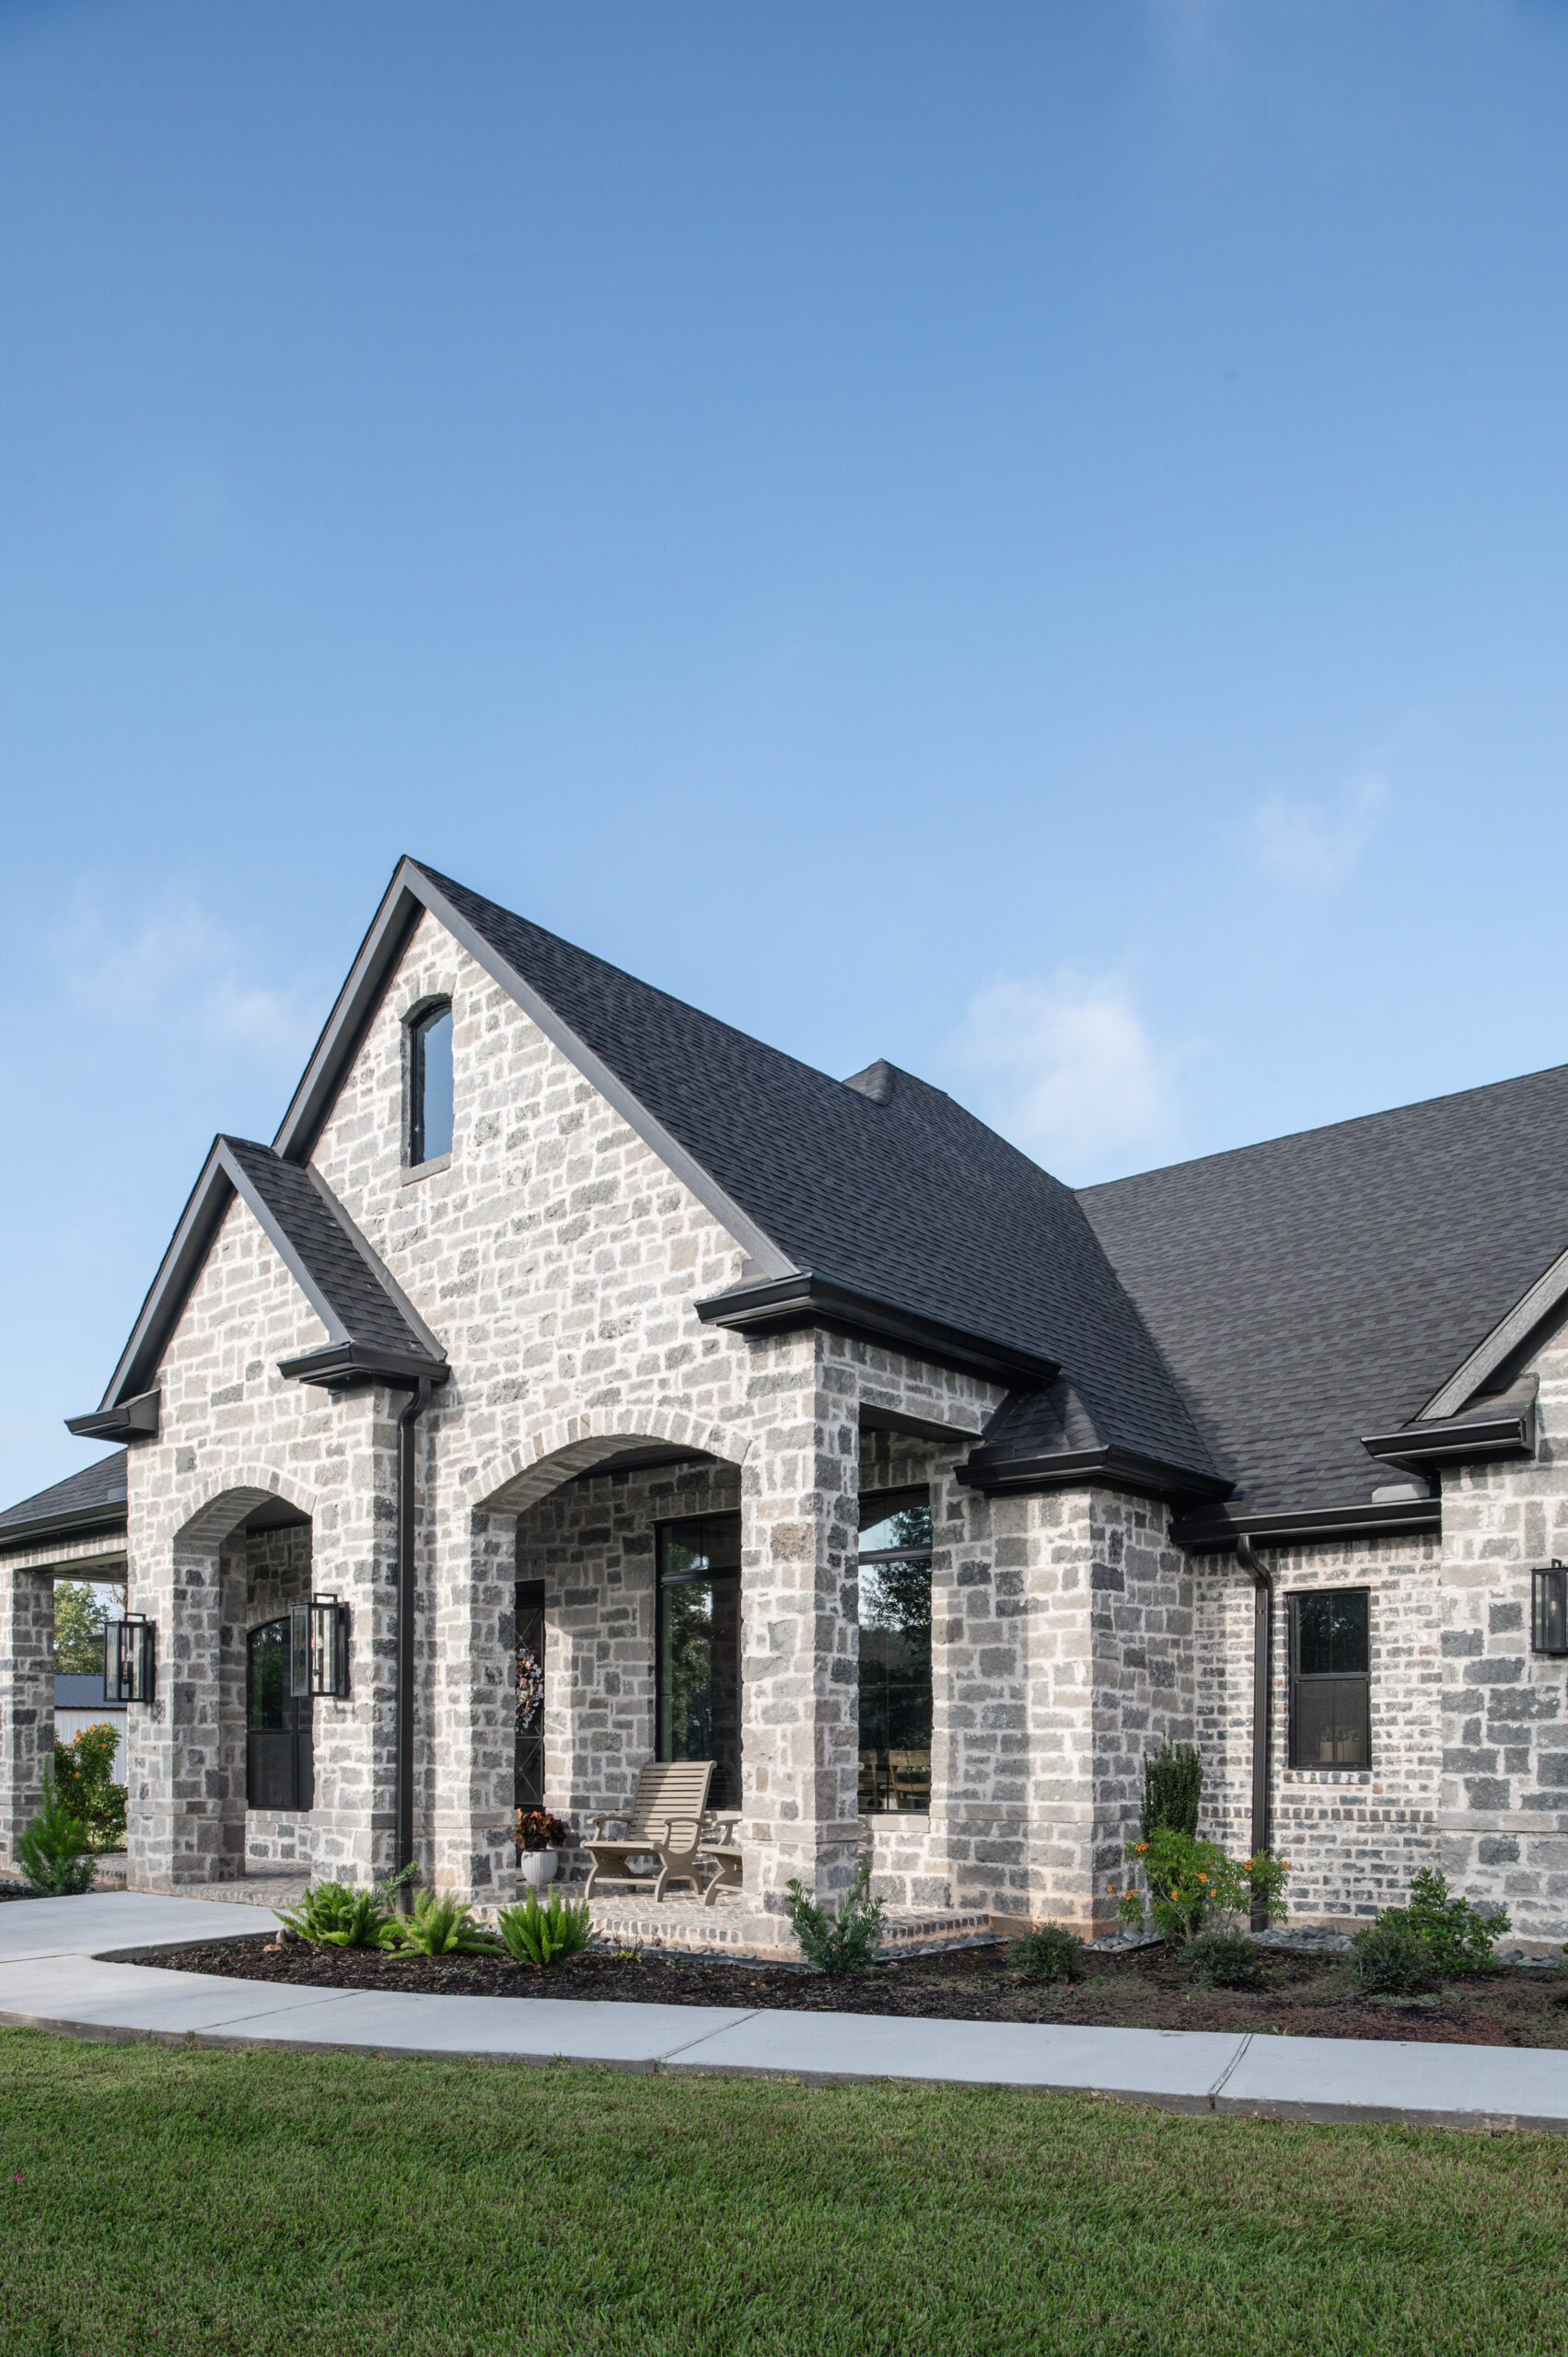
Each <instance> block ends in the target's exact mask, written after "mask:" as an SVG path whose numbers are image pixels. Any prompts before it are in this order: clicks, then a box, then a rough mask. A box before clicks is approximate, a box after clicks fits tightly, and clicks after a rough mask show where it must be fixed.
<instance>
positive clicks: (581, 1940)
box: [495, 1889, 594, 1972]
mask: <svg viewBox="0 0 1568 2357" xmlns="http://www.w3.org/2000/svg"><path fill="white" fill-rule="evenodd" d="M495 1920H496V1925H497V1928H498V1930H499V1931H500V1933H501V1937H502V1939H503V1941H504V1942H505V1946H506V1950H507V1953H508V1954H509V1955H511V1956H516V1957H517V1962H518V1963H519V1964H531V1965H532V1966H533V1967H534V1968H535V1969H536V1970H537V1971H540V1972H542V1971H544V1969H545V1968H546V1967H547V1966H549V1965H552V1964H553V1963H554V1962H555V1960H556V1958H557V1957H558V1956H581V1955H582V1953H583V1950H584V1949H585V1948H586V1947H587V1946H588V1945H589V1944H590V1943H591V1941H592V1939H593V1935H594V1932H593V1924H592V1922H591V1921H590V1920H589V1916H588V1902H587V1899H586V1898H563V1895H562V1893H561V1892H560V1891H559V1890H554V1889H552V1891H551V1894H550V1900H549V1903H548V1905H545V1906H541V1905H540V1896H539V1893H538V1891H537V1890H530V1891H529V1893H528V1897H527V1898H525V1899H523V1900H522V1901H521V1902H520V1903H519V1904H518V1905H517V1906H515V1907H503V1909H502V1910H501V1912H500V1914H499V1915H498V1916H497V1917H496V1919H495Z"/></svg>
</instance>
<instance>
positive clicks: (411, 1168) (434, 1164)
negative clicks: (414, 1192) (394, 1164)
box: [402, 1154, 452, 1187]
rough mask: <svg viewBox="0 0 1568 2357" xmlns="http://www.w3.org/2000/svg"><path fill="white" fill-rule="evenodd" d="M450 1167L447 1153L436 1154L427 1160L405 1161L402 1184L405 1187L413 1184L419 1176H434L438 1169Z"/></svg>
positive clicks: (423, 1177) (426, 1177) (428, 1177)
mask: <svg viewBox="0 0 1568 2357" xmlns="http://www.w3.org/2000/svg"><path fill="white" fill-rule="evenodd" d="M451 1167H452V1157H451V1155H449V1154H438V1155H435V1157H434V1158H433V1159H432V1160H431V1161H429V1162H411V1163H406V1164H405V1165H404V1167H403V1175H402V1184H403V1185H404V1186H405V1187H412V1186H415V1185H417V1183H418V1181H419V1180H420V1179H434V1178H435V1176H436V1172H437V1171H438V1170H449V1169H450V1168H451Z"/></svg>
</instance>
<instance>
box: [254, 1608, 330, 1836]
mask: <svg viewBox="0 0 1568 2357" xmlns="http://www.w3.org/2000/svg"><path fill="white" fill-rule="evenodd" d="M288 1637H289V1624H288V1617H287V1615H286V1614H285V1616H284V1618H283V1619H282V1620H268V1621H266V1622H265V1623H264V1624H263V1625H262V1626H261V1628H260V1629H252V1630H251V1631H250V1636H249V1637H248V1638H247V1639H246V1658H245V1804H246V1806H247V1807H248V1808H280V1809H302V1808H309V1807H311V1806H312V1805H314V1802H315V1796H316V1771H315V1762H314V1759H313V1756H312V1752H311V1746H310V1697H309V1695H308V1694H301V1695H298V1696H297V1697H296V1695H294V1694H292V1693H290V1691H289V1643H288Z"/></svg>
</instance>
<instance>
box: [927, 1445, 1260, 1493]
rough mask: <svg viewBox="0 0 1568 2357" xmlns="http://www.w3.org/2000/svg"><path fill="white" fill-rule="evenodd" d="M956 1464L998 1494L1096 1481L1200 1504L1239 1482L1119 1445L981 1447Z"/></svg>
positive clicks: (963, 1475)
mask: <svg viewBox="0 0 1568 2357" xmlns="http://www.w3.org/2000/svg"><path fill="white" fill-rule="evenodd" d="M953 1470H954V1473H955V1475H956V1477H957V1479H958V1480H960V1481H963V1482H967V1483H968V1485H969V1486H970V1488H971V1489H975V1490H981V1491H982V1492H984V1494H985V1495H986V1496H987V1497H993V1498H994V1497H1007V1496H1010V1495H1016V1494H1020V1493H1023V1494H1028V1492H1040V1491H1046V1490H1076V1489H1083V1488H1087V1487H1089V1486H1091V1485H1094V1486H1104V1487H1109V1488H1111V1489H1117V1490H1128V1491H1131V1492H1133V1493H1134V1494H1135V1495H1137V1496H1140V1497H1149V1498H1166V1499H1168V1500H1169V1501H1170V1502H1171V1503H1172V1504H1180V1503H1182V1502H1184V1501H1190V1502H1191V1503H1192V1504H1198V1503H1199V1502H1203V1503H1209V1502H1212V1501H1214V1500H1216V1499H1220V1498H1228V1497H1229V1496H1230V1494H1231V1492H1232V1491H1233V1490H1234V1489H1235V1487H1236V1484H1235V1482H1234V1481H1226V1480H1224V1479H1222V1478H1221V1477H1220V1476H1219V1475H1218V1474H1214V1473H1200V1472H1196V1471H1194V1470H1193V1469H1191V1467H1190V1466H1185V1465H1173V1464H1169V1463H1167V1461H1165V1460H1164V1459H1163V1458H1160V1457H1144V1456H1143V1455H1142V1454H1140V1452H1139V1451H1138V1450H1136V1449H1131V1448H1118V1447H1115V1446H1104V1447H1100V1448H1069V1449H1048V1450H1046V1451H1044V1452H1042V1453H1041V1454H1040V1455H1039V1456H1036V1457H1008V1456H1005V1455H1004V1454H1003V1453H1001V1452H999V1451H996V1450H993V1449H985V1448H977V1449H972V1450H971V1451H970V1455H969V1456H968V1457H966V1458H965V1459H964V1461H963V1463H962V1464H961V1465H958V1466H955V1467H954V1469H953Z"/></svg>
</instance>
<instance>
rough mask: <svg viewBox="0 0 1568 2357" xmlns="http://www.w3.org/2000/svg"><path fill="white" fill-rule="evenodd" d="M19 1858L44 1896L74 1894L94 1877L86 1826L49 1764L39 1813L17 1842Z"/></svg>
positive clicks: (44, 1779) (32, 1882)
mask: <svg viewBox="0 0 1568 2357" xmlns="http://www.w3.org/2000/svg"><path fill="white" fill-rule="evenodd" d="M17 1864H19V1865H20V1867H21V1870H22V1872H23V1874H24V1875H26V1876H27V1878H28V1881H29V1883H30V1884H31V1886H32V1887H33V1889H34V1890H36V1891H37V1893H38V1895H39V1897H40V1898H77V1897H78V1896H79V1895H80V1893H81V1892H83V1891H84V1890H86V1889H87V1887H88V1885H89V1884H90V1883H91V1881H92V1878H93V1860H92V1852H91V1848H90V1846H89V1843H88V1840H87V1827H86V1826H85V1825H84V1824H83V1823H82V1820H81V1818H80V1817H77V1816H76V1815H75V1813H74V1811H73V1810H72V1807H71V1805H70V1803H69V1801H67V1799H66V1798H65V1795H64V1793H63V1792H62V1791H61V1790H60V1787H59V1786H58V1784H56V1782H55V1781H54V1777H53V1773H52V1771H51V1770H50V1769H48V1768H46V1769H45V1770H44V1771H43V1795H42V1799H41V1803H40V1806H39V1812H38V1815H37V1816H36V1817H34V1818H33V1821H32V1823H31V1824H30V1825H29V1827H28V1829H27V1831H26V1832H25V1833H24V1834H23V1835H22V1838H21V1840H19V1841H18V1842H17Z"/></svg>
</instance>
